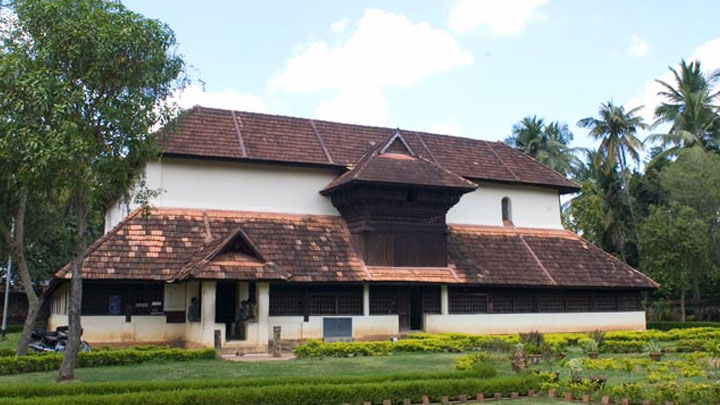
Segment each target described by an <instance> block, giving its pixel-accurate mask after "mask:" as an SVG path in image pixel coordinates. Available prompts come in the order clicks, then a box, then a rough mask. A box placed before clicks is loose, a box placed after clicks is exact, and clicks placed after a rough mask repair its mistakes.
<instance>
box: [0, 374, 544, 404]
mask: <svg viewBox="0 0 720 405" xmlns="http://www.w3.org/2000/svg"><path fill="white" fill-rule="evenodd" d="M540 381H541V380H540V378H538V377H536V376H531V375H525V376H521V377H502V378H492V379H485V380H483V379H478V378H461V379H440V380H437V379H434V380H410V381H391V382H373V383H363V384H345V385H338V384H295V385H286V384H274V385H268V386H260V387H255V386H243V387H227V388H212V389H180V390H173V391H163V392H149V391H146V392H143V391H141V392H132V393H123V394H106V395H103V394H81V395H69V396H57V397H49V398H47V397H41V398H27V399H19V398H3V399H0V404H2V405H4V404H17V405H30V404H50V405H52V404H58V405H60V404H67V403H72V404H73V405H84V404H97V403H102V404H123V405H136V404H137V405H139V404H143V405H144V404H148V405H154V404H188V403H192V404H196V405H202V404H216V403H232V404H236V405H250V404H265V405H271V404H283V405H284V404H294V405H315V404H327V403H346V402H347V403H361V402H363V401H371V402H373V403H379V402H382V401H383V400H385V399H389V400H391V401H392V402H393V403H397V402H400V401H402V400H403V399H405V398H409V399H411V400H413V402H420V399H421V396H422V395H428V396H429V397H430V400H431V401H434V402H437V401H439V400H440V398H441V397H442V396H449V397H457V396H458V395H461V394H464V395H473V396H474V395H475V394H476V393H478V392H483V393H485V394H488V395H490V394H492V393H494V392H500V393H503V394H504V395H508V394H509V393H510V392H519V393H521V394H525V393H527V391H528V390H531V389H534V390H537V389H539V388H540Z"/></svg>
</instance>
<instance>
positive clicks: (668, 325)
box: [647, 321, 720, 331]
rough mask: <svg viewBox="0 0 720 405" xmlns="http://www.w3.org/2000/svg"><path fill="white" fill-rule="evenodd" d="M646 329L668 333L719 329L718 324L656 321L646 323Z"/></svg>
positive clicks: (719, 325)
mask: <svg viewBox="0 0 720 405" xmlns="http://www.w3.org/2000/svg"><path fill="white" fill-rule="evenodd" d="M647 328H648V329H655V330H662V331H668V330H670V329H687V328H720V322H672V321H658V322H648V323H647Z"/></svg>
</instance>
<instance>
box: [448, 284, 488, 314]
mask: <svg viewBox="0 0 720 405" xmlns="http://www.w3.org/2000/svg"><path fill="white" fill-rule="evenodd" d="M448 293H449V299H450V308H449V309H450V313H453V314H480V313H484V312H487V310H488V295H487V292H486V291H483V290H477V289H473V288H450V290H449V291H448Z"/></svg>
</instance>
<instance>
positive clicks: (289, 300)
mask: <svg viewBox="0 0 720 405" xmlns="http://www.w3.org/2000/svg"><path fill="white" fill-rule="evenodd" d="M302 314H303V290H302V289H301V288H297V287H293V288H280V287H278V286H273V285H271V286H270V316H283V315H285V316H291V315H298V316H299V315H302Z"/></svg>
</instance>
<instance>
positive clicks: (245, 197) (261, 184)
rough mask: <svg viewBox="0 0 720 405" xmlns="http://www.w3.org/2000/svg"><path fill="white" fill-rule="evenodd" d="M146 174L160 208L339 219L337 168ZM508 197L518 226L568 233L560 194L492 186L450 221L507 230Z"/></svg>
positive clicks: (167, 163)
mask: <svg viewBox="0 0 720 405" xmlns="http://www.w3.org/2000/svg"><path fill="white" fill-rule="evenodd" d="M144 173H145V179H146V184H147V187H148V188H149V189H151V190H160V191H161V193H160V196H159V197H157V198H156V199H155V200H153V201H151V205H153V206H155V207H167V208H195V209H218V210H236V211H258V212H276V213H292V214H308V215H339V213H338V211H337V210H336V209H335V207H333V205H332V203H331V201H330V198H328V197H325V196H322V195H320V193H319V191H320V190H322V189H323V188H324V187H325V186H326V185H327V184H329V183H330V182H331V181H332V180H333V179H335V177H337V175H338V172H337V171H336V170H333V169H327V168H307V167H295V166H280V165H269V164H258V163H238V162H216V161H207V160H190V159H170V158H168V159H163V160H162V161H156V162H148V163H147V164H146V165H145V168H144ZM503 197H509V198H510V200H511V201H512V217H513V222H514V224H515V225H516V226H519V227H529V228H552V229H560V228H562V223H561V220H560V200H559V195H558V192H557V190H553V189H551V188H543V187H534V186H523V185H503V184H498V183H489V182H480V183H478V188H477V189H476V190H475V191H473V192H470V193H467V194H465V195H463V197H462V198H461V199H460V202H459V203H458V204H457V205H455V206H454V207H453V208H451V209H450V211H449V212H448V214H447V222H448V223H451V224H453V223H454V224H472V225H497V226H501V225H502V214H501V205H500V201H501V200H502V198H503ZM135 208H136V204H134V202H133V198H132V197H131V198H130V199H129V203H128V204H126V203H125V202H122V201H118V202H116V203H115V204H114V205H113V206H112V207H110V208H109V209H108V211H107V213H106V215H105V231H108V230H109V229H111V228H112V227H113V226H114V225H115V224H117V223H118V222H119V221H121V220H122V219H123V218H125V217H126V216H127V215H128V213H130V212H131V211H132V210H133V209H135Z"/></svg>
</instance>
